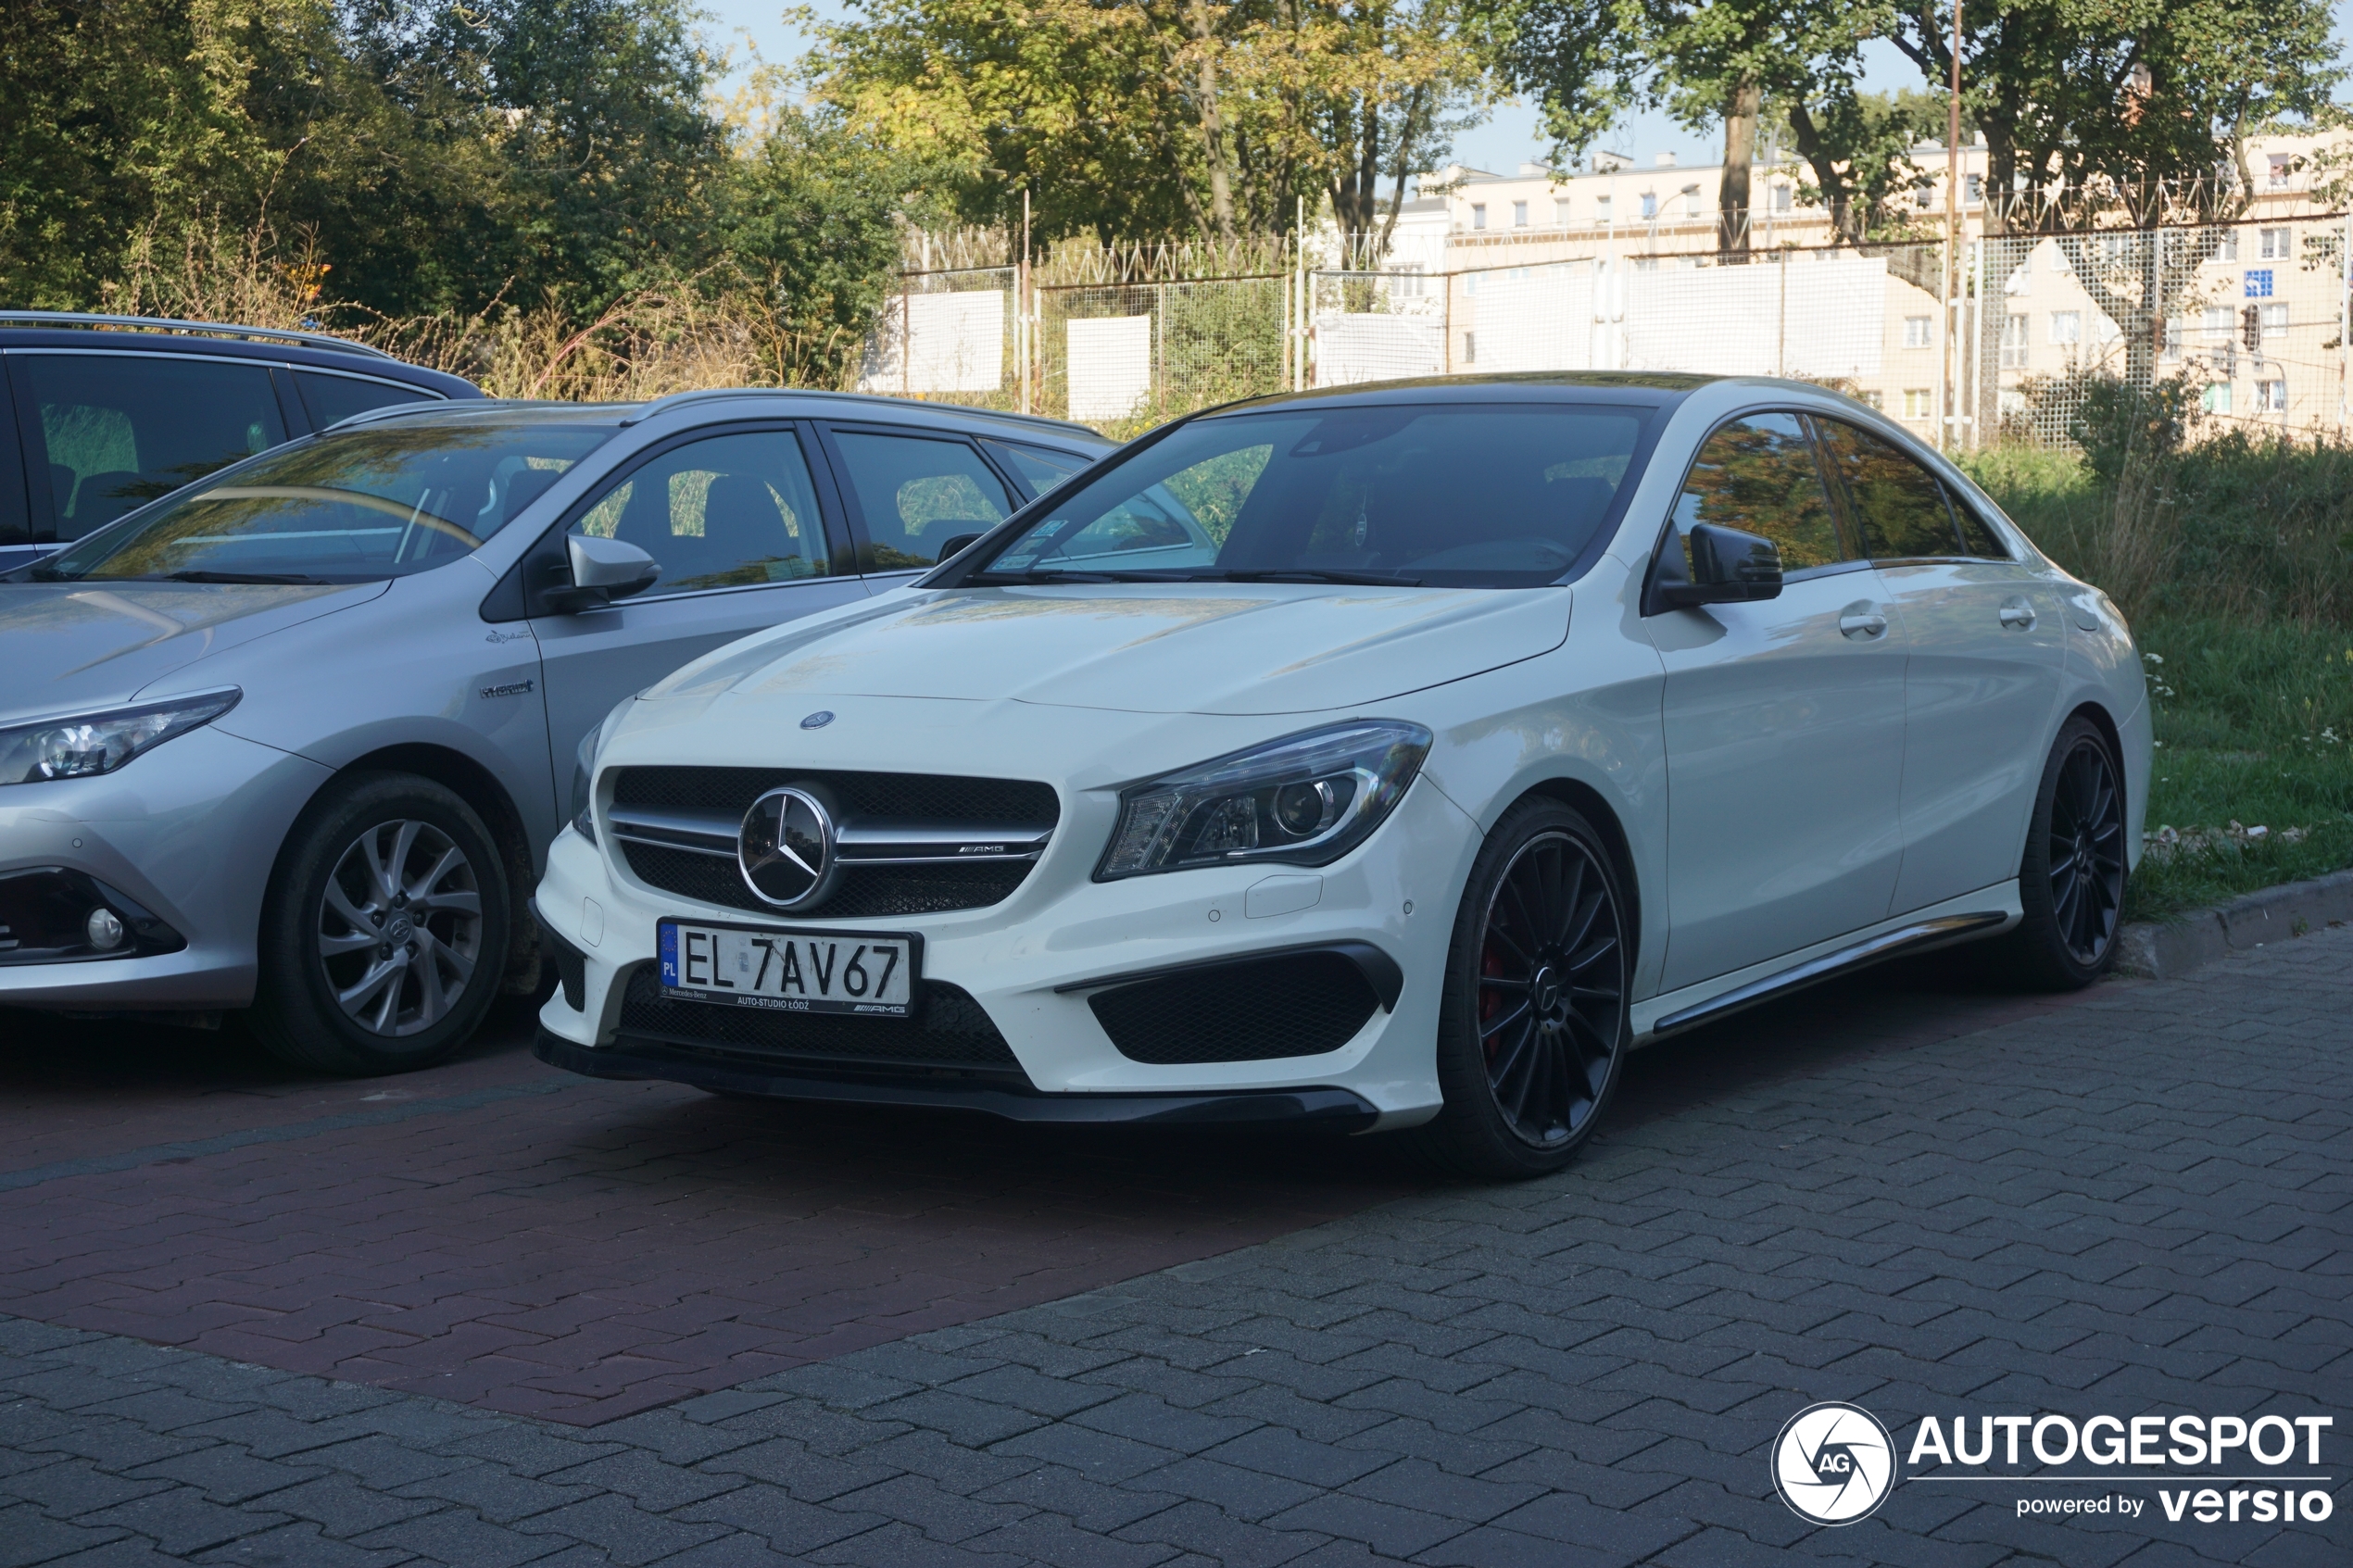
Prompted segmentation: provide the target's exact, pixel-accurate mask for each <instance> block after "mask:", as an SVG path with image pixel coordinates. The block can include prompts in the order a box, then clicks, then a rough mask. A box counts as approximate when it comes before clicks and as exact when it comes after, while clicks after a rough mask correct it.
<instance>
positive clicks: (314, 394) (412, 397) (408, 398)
mask: <svg viewBox="0 0 2353 1568" xmlns="http://www.w3.org/2000/svg"><path fill="white" fill-rule="evenodd" d="M294 378H295V384H296V386H299V387H301V388H302V401H303V404H304V406H305V407H306V408H308V409H309V410H310V428H311V429H313V430H324V429H326V428H327V427H328V426H329V425H331V424H333V423H334V422H335V421H336V420H347V419H349V418H351V416H352V415H354V414H364V413H366V412H367V411H368V410H369V409H371V408H387V407H389V406H390V405H392V404H395V403H422V402H424V401H425V399H426V394H424V393H422V392H420V391H418V390H417V389H416V388H415V387H413V386H395V385H393V384H392V383H390V382H380V381H368V380H365V379H363V378H361V377H359V376H339V375H336V374H335V373H334V372H333V371H332V370H296V372H295V373H294Z"/></svg>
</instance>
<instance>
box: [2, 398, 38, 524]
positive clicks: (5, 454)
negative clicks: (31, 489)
mask: <svg viewBox="0 0 2353 1568" xmlns="http://www.w3.org/2000/svg"><path fill="white" fill-rule="evenodd" d="M16 416H17V405H16V399H15V397H14V396H13V395H11V394H10V393H9V391H8V370H7V361H6V359H0V545H30V544H31V543H32V520H31V518H30V517H28V516H26V514H25V500H24V466H23V463H22V461H21V459H20V458H19V448H18V443H17V418H16Z"/></svg>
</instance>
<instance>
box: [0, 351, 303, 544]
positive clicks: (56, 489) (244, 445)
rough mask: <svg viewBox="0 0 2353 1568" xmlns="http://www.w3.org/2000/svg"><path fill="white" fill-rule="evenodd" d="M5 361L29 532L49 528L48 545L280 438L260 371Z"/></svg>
mask: <svg viewBox="0 0 2353 1568" xmlns="http://www.w3.org/2000/svg"><path fill="white" fill-rule="evenodd" d="M9 362H10V365H11V367H12V369H13V370H14V379H15V382H16V385H17V395H18V424H19V428H20V429H22V430H23V432H24V433H25V447H26V458H27V460H28V461H29V463H30V464H31V470H32V471H31V475H30V476H29V477H30V478H31V482H32V483H31V491H32V496H33V516H34V527H35V528H36V529H40V528H43V527H44V524H45V525H46V526H47V527H48V528H50V529H53V530H54V533H50V534H49V535H48V536H49V537H53V538H57V539H61V540H64V539H79V538H81V537H82V535H83V534H85V533H89V532H90V531H91V530H92V529H94V528H96V527H99V526H100V525H101V524H104V523H108V522H112V521H114V520H115V519H116V518H119V517H120V516H121V515H122V514H123V513H125V512H127V511H129V510H131V509H132V508H133V507H139V506H144V505H145V504H146V503H147V502H149V501H152V500H154V499H155V498H156V497H157V496H158V495H168V494H170V492H171V491H174V490H177V489H179V488H180V486H182V485H183V484H185V483H188V482H189V481H190V480H192V479H198V478H201V477H203V476H204V475H206V474H208V473H210V472H211V471H212V470H215V469H217V468H220V467H222V466H223V465H225V464H228V463H233V462H236V461H237V460H239V459H240V458H249V457H251V456H252V455H253V454H255V453H256V452H259V451H263V450H265V449H267V448H269V447H271V446H275V445H278V444H279V443H281V442H283V441H284V440H285V439H286V427H285V423H284V421H283V420H282V419H281V418H280V416H279V412H278V395H277V392H276V390H275V389H274V388H273V387H271V384H270V371H269V369H268V368H267V367H266V366H261V365H255V364H248V363H245V362H242V361H238V360H233V359H220V360H211V359H198V358H170V357H168V356H163V355H151V354H35V353H22V354H15V355H11V356H10V357H9ZM44 513H45V514H46V515H45V516H44Z"/></svg>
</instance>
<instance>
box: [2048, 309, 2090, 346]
mask: <svg viewBox="0 0 2353 1568" xmlns="http://www.w3.org/2000/svg"><path fill="white" fill-rule="evenodd" d="M2051 341H2052V342H2053V343H2055V344H2057V345H2061V346H2062V347H2064V346H2068V345H2073V344H2078V343H2081V342H2082V341H2083V312H2082V311H2081V310H2054V311H2052V312H2051Z"/></svg>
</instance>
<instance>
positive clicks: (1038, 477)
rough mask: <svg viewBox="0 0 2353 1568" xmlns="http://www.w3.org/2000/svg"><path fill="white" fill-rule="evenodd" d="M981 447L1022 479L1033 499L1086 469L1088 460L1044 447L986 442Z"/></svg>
mask: <svg viewBox="0 0 2353 1568" xmlns="http://www.w3.org/2000/svg"><path fill="white" fill-rule="evenodd" d="M981 445H984V446H986V447H988V449H989V450H990V451H991V452H994V453H995V454H997V458H998V460H999V461H1000V462H1002V463H1003V464H1004V465H1005V466H1006V467H1007V468H1009V469H1012V470H1013V472H1015V473H1017V474H1019V475H1020V476H1021V482H1022V483H1024V484H1026V485H1028V486H1029V493H1030V494H1031V495H1044V494H1045V493H1046V492H1047V491H1049V490H1051V489H1052V488H1053V487H1054V486H1055V485H1057V484H1060V483H1062V482H1063V480H1065V479H1068V478H1069V477H1070V476H1071V475H1072V474H1075V473H1076V472H1077V471H1078V470H1080V469H1082V468H1084V467H1086V459H1085V458H1076V457H1073V456H1072V455H1071V454H1069V453H1068V452H1049V451H1047V450H1045V449H1044V448H1043V447H1038V446H1023V445H1016V444H1015V443H1013V442H1011V441H984V442H982V443H981Z"/></svg>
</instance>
